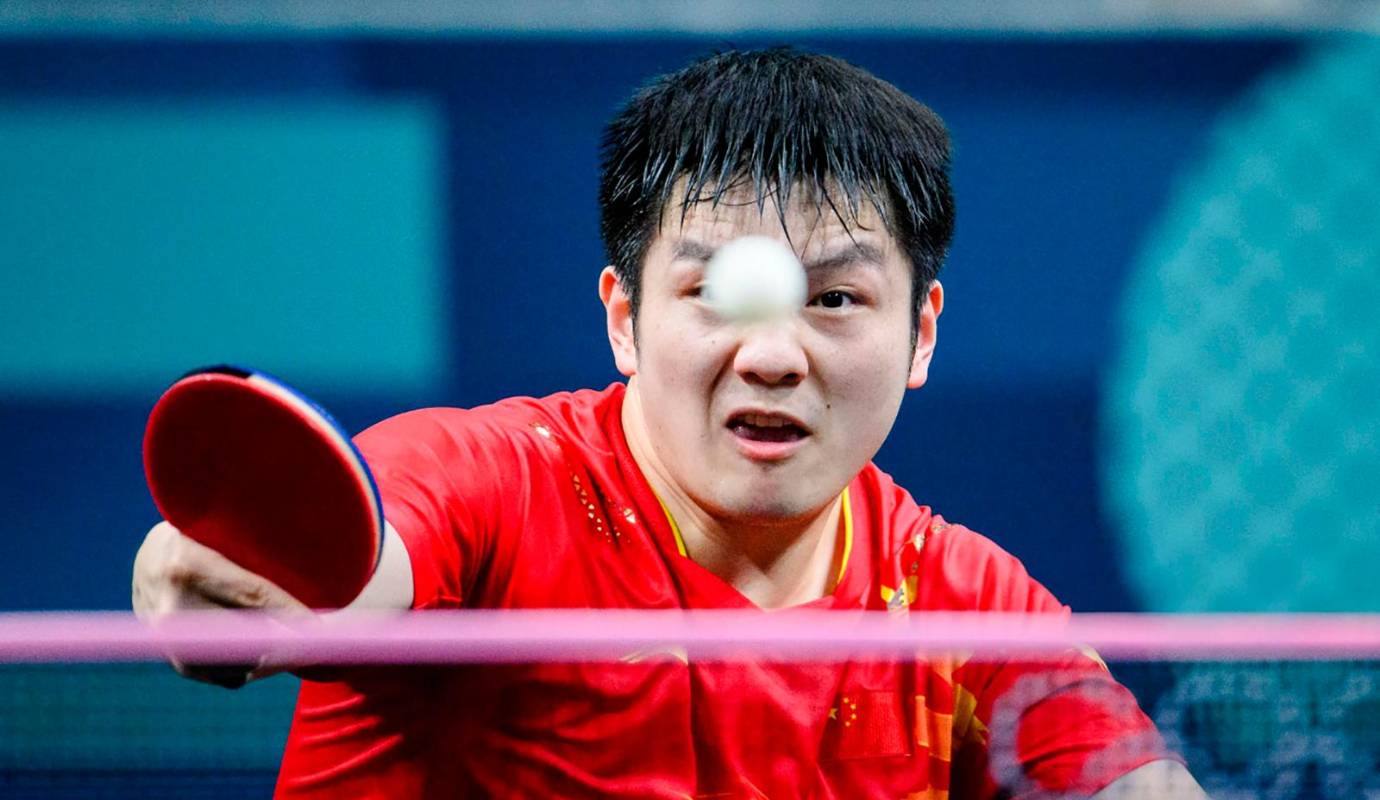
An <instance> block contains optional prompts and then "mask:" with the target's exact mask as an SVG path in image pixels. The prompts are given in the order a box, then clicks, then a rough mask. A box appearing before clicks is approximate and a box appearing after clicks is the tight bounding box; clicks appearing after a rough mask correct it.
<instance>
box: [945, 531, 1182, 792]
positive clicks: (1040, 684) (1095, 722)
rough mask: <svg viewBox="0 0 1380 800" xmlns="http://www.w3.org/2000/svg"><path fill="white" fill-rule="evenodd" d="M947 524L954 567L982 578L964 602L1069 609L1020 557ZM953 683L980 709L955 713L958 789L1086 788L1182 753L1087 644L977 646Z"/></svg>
mask: <svg viewBox="0 0 1380 800" xmlns="http://www.w3.org/2000/svg"><path fill="white" fill-rule="evenodd" d="M940 524H941V525H943V523H942V522H941V523H940ZM946 527H949V528H950V529H951V530H950V531H947V532H946V533H948V534H949V535H948V536H945V537H943V538H945V539H948V540H949V541H948V542H946V545H947V547H945V548H944V549H947V551H948V552H946V553H945V554H944V556H945V559H946V561H947V562H949V563H948V564H946V566H947V569H946V573H947V574H951V575H952V574H963V575H967V576H971V577H975V578H977V580H975V581H972V582H971V583H969V584H968V585H969V586H970V587H971V588H970V589H969V591H970V592H971V595H970V596H969V597H967V598H964V600H965V601H966V602H965V604H964V605H961V606H958V607H960V608H969V609H972V610H979V611H997V612H1020V613H1031V614H1053V615H1058V616H1060V617H1063V618H1067V617H1068V615H1069V609H1068V607H1067V606H1064V605H1062V604H1061V603H1059V601H1058V600H1056V599H1055V598H1054V595H1052V594H1051V593H1050V592H1049V590H1048V589H1046V588H1045V587H1044V586H1042V585H1041V584H1040V583H1039V582H1037V581H1036V580H1034V579H1033V578H1031V577H1030V575H1029V574H1028V573H1027V572H1026V571H1025V568H1024V567H1023V566H1022V565H1021V563H1020V562H1019V561H1018V560H1017V559H1016V558H1015V557H1013V556H1011V555H1010V554H1008V553H1006V552H1005V551H1003V550H1002V549H1001V548H999V547H997V546H996V545H995V544H993V543H992V542H991V541H990V540H987V539H985V538H983V537H981V536H979V535H978V534H975V533H973V532H971V531H968V530H966V529H963V528H958V526H946ZM955 528H956V529H957V530H954V529H955ZM955 683H956V684H958V689H957V691H958V693H959V694H960V695H964V694H966V695H967V697H968V702H967V703H966V704H965V703H960V706H962V705H966V706H967V707H968V708H969V709H971V712H972V713H971V716H970V717H969V718H968V719H966V720H958V719H955V723H956V728H957V727H958V726H959V725H961V727H962V730H958V729H956V730H955V743H956V749H957V751H958V752H956V753H955V767H956V769H955V777H959V776H962V777H963V778H964V782H965V783H969V785H968V786H967V787H966V791H958V792H957V793H956V794H955V796H972V797H983V798H987V797H1006V796H1010V797H1015V798H1052V797H1066V796H1072V797H1084V796H1087V795H1089V794H1092V793H1094V792H1097V791H1100V790H1101V789H1103V788H1105V787H1106V786H1107V785H1108V784H1109V783H1111V782H1112V781H1114V780H1116V779H1117V778H1119V777H1121V776H1122V775H1124V774H1126V773H1127V772H1130V771H1131V770H1133V769H1135V768H1137V767H1139V766H1142V765H1144V764H1146V763H1149V762H1151V761H1156V760H1160V759H1166V758H1168V759H1174V760H1180V759H1179V758H1178V756H1176V755H1174V754H1173V753H1172V752H1170V751H1169V749H1168V748H1167V746H1166V744H1165V742H1164V740H1163V738H1162V737H1161V736H1160V735H1159V733H1158V731H1156V729H1155V726H1154V723H1153V722H1151V720H1150V719H1149V717H1147V716H1146V715H1145V713H1144V712H1142V711H1141V709H1140V707H1139V705H1138V704H1137V703H1136V699H1135V697H1134V696H1133V695H1132V694H1131V692H1130V691H1129V690H1128V689H1127V688H1126V687H1124V686H1122V685H1121V684H1120V683H1118V682H1117V681H1116V679H1115V678H1113V677H1112V674H1111V672H1110V671H1109V670H1108V669H1107V666H1106V664H1104V663H1103V661H1102V659H1101V658H1099V657H1098V655H1097V654H1096V653H1095V652H1093V651H1092V650H1091V649H1089V648H1078V649H1073V650H1069V651H1067V652H1064V653H1061V654H1058V655H1057V656H1054V657H1042V658H1039V659H1035V658H1020V657H1019V656H1017V657H1015V658H1010V657H1008V658H998V657H995V656H993V657H982V656H981V655H978V656H975V657H972V658H969V660H968V661H967V662H965V663H964V665H963V666H962V667H960V668H959V669H958V671H957V673H956V675H955ZM956 788H957V787H956Z"/></svg>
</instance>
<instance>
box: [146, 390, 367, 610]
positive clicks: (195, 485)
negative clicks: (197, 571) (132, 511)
mask: <svg viewBox="0 0 1380 800" xmlns="http://www.w3.org/2000/svg"><path fill="white" fill-rule="evenodd" d="M144 472H145V475H146V476H147V478H148V484H149V490H150V492H152V494H153V502H154V504H155V505H157V506H158V510H159V511H160V512H161V513H162V514H163V517H164V518H165V519H167V520H168V521H169V522H170V523H172V524H173V526H174V527H176V528H177V529H178V530H180V531H181V532H182V533H183V534H185V535H186V536H188V537H190V538H192V539H194V540H196V541H198V542H200V543H202V544H204V545H206V546H208V547H210V548H212V549H214V550H216V551H218V552H219V553H221V554H222V555H224V556H226V557H227V558H229V559H230V560H231V561H234V562H235V563H236V564H239V565H240V566H242V567H244V568H245V569H247V570H249V571H250V572H254V573H257V574H259V575H262V576H263V577H265V578H268V579H269V580H271V581H273V582H274V583H276V584H278V585H279V586H281V587H282V588H283V589H284V590H286V591H287V592H289V593H290V594H292V595H293V596H294V597H296V598H297V599H298V600H301V601H302V602H303V603H304V604H306V605H307V606H309V607H311V608H320V609H326V608H340V607H343V606H345V605H347V604H349V602H350V601H351V600H353V599H354V598H355V596H356V595H358V594H359V592H360V590H361V589H363V588H364V586H365V584H366V583H368V581H369V577H370V575H371V574H372V573H373V571H374V568H375V566H376V565H377V564H378V560H379V556H380V553H381V549H382V546H383V505H382V503H381V501H380V499H379V492H378V487H377V486H376V485H375V484H374V479H373V476H372V475H371V474H370V472H369V466H368V465H367V464H366V463H365V462H364V458H363V456H361V455H360V453H359V451H358V450H357V449H355V446H354V444H353V443H352V442H351V441H350V437H349V436H348V435H347V434H346V433H345V432H344V431H343V430H342V429H341V427H340V425H339V424H338V423H337V422H336V421H335V420H334V419H333V418H332V417H331V415H330V414H328V413H326V411H325V410H324V409H322V408H321V407H320V406H318V405H316V404H315V403H313V402H312V401H310V400H308V399H307V398H306V397H303V396H302V395H301V394H299V393H298V392H296V391H294V390H293V389H291V388H290V387H288V386H287V385H286V384H284V383H282V382H281V381H278V380H276V379H275V378H273V377H271V376H269V375H265V374H264V373H261V372H255V371H252V370H246V369H241V368H239V367H233V366H214V367H206V368H203V369H198V370H194V371H193V372H190V373H188V374H187V375H185V376H183V377H182V378H181V379H180V380H178V381H177V382H176V383H174V384H173V385H172V386H171V387H170V388H169V389H168V390H167V391H166V392H164V394H163V396H162V397H160V398H159V399H158V402H157V403H156V404H155V405H154V407H153V411H152V413H151V414H150V415H149V421H148V427H147V428H146V429H145V432H144Z"/></svg>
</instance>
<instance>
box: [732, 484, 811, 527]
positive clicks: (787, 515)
mask: <svg viewBox="0 0 1380 800" xmlns="http://www.w3.org/2000/svg"><path fill="white" fill-rule="evenodd" d="M827 504H828V501H827V500H826V501H825V502H824V504H823V505H827ZM819 509H820V504H814V503H809V502H806V501H805V499H804V498H800V497H793V496H789V495H788V494H786V493H784V492H779V491H778V492H773V491H771V490H769V489H766V488H765V487H764V488H763V489H761V490H757V491H749V492H743V493H739V494H738V496H736V497H734V498H732V499H731V500H730V501H729V502H727V503H725V504H724V505H723V512H724V515H725V516H727V517H730V518H732V519H736V520H742V521H745V522H757V523H764V524H770V523H780V522H787V521H789V520H795V519H799V518H801V517H807V516H809V515H811V514H813V513H816V512H818V511H819Z"/></svg>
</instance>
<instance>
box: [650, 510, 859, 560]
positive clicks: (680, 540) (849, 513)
mask: <svg viewBox="0 0 1380 800" xmlns="http://www.w3.org/2000/svg"><path fill="white" fill-rule="evenodd" d="M652 494H654V495H656V502H657V504H658V505H660V506H661V513H663V514H665V515H666V522H667V523H668V524H670V526H671V536H672V537H673V538H674V539H675V540H676V552H677V553H680V554H681V555H682V556H684V557H685V558H689V557H690V554H689V553H688V552H686V550H685V537H684V536H681V533H680V526H679V525H677V524H676V518H675V517H673V516H671V509H669V508H667V507H666V501H665V500H662V499H661V495H659V494H656V493H655V492H653V493H652ZM839 500H840V501H841V502H842V503H843V508H842V514H843V559H842V560H841V561H840V562H839V574H838V578H836V579H835V583H841V582H842V581H843V573H844V572H846V571H847V570H848V558H849V557H850V556H851V555H852V554H853V504H852V503H851V502H850V501H849V499H848V487H847V486H845V487H843V494H841V495H839Z"/></svg>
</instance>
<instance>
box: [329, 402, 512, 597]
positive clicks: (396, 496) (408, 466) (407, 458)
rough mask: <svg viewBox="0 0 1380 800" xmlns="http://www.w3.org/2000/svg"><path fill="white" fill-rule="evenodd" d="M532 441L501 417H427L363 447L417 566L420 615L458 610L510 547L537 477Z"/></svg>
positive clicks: (377, 430) (438, 413)
mask: <svg viewBox="0 0 1380 800" xmlns="http://www.w3.org/2000/svg"><path fill="white" fill-rule="evenodd" d="M529 439H530V436H527V435H525V432H524V431H523V430H522V429H521V427H520V426H516V425H514V424H512V421H510V420H507V419H505V418H504V417H503V415H502V414H501V413H498V412H495V411H494V410H493V407H489V408H487V409H476V410H473V411H465V410H461V409H425V410H422V411H413V412H409V413H407V414H402V415H400V416H396V417H392V418H391V419H388V420H385V421H383V422H380V423H379V424H377V425H375V426H373V427H371V428H369V429H368V430H366V431H364V432H363V433H361V434H359V436H357V437H356V438H355V444H356V445H357V446H358V447H359V450H360V452H361V454H363V456H364V460H365V461H366V462H367V463H368V464H369V467H370V469H371V470H372V472H373V474H374V480H375V481H376V482H377V483H378V487H379V494H380V495H381V496H382V498H383V512H384V518H386V519H387V520H388V522H389V523H390V524H392V526H393V527H394V528H395V529H396V530H397V531H398V534H399V536H401V538H402V540H403V543H404V544H405V545H406V547H407V553H408V559H409V560H410V562H411V564H412V576H413V601H412V604H413V607H414V608H459V607H461V606H463V605H465V604H466V601H467V599H468V598H469V597H470V594H471V593H472V589H473V587H474V586H475V585H476V583H477V582H478V581H479V580H481V579H482V577H483V575H484V574H485V573H486V572H487V571H488V570H489V569H491V567H492V565H493V563H494V561H495V559H496V558H501V557H502V555H503V554H502V550H503V548H505V547H508V546H511V544H512V543H511V542H507V541H505V537H502V536H499V535H498V533H499V531H500V529H502V528H503V527H504V525H505V520H504V515H505V514H509V513H512V512H511V510H512V509H513V508H514V507H521V504H515V503H513V502H512V501H511V500H512V498H511V495H513V494H514V493H523V492H526V491H528V489H527V487H528V486H529V485H530V481H529V480H526V479H525V478H524V475H530V473H531V472H532V471H533V468H534V467H533V464H532V463H531V462H532V459H533V458H534V457H535V456H534V453H533V449H532V447H531V446H530V443H529Z"/></svg>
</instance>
